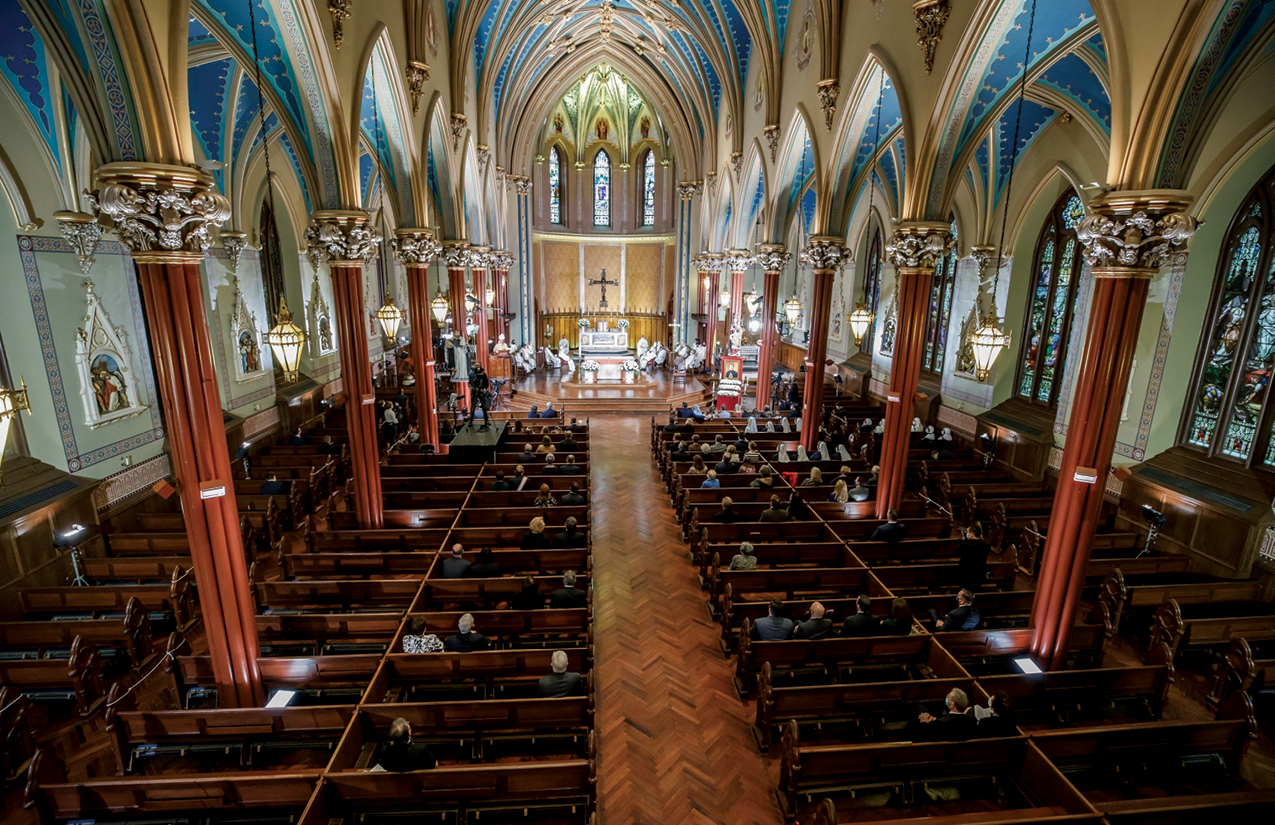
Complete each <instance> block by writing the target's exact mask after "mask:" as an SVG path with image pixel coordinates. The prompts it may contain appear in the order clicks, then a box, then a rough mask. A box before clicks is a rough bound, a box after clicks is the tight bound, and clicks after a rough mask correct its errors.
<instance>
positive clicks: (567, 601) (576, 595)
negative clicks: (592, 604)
mask: <svg viewBox="0 0 1275 825" xmlns="http://www.w3.org/2000/svg"><path fill="white" fill-rule="evenodd" d="M549 606H550V607H551V608H553V609H554V610H570V609H572V608H578V607H588V606H589V594H587V593H585V592H584V591H583V590H581V589H580V588H578V587H576V571H574V570H568V571H567V572H565V573H563V574H562V587H559V588H558V589H557V590H555V591H553V593H551V594H550V596H549Z"/></svg>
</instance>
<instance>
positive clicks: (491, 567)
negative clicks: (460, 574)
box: [466, 547, 500, 579]
mask: <svg viewBox="0 0 1275 825" xmlns="http://www.w3.org/2000/svg"><path fill="white" fill-rule="evenodd" d="M466 575H467V576H468V577H469V578H471V579H494V578H495V577H497V576H499V575H500V565H499V564H497V563H496V558H495V556H494V555H493V554H492V552H491V548H490V547H484V548H483V549H481V550H479V551H478V561H476V562H474V563H473V564H471V565H470V566H469V572H468V573H467V574H466Z"/></svg>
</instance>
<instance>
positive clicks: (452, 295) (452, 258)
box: [442, 241, 472, 409]
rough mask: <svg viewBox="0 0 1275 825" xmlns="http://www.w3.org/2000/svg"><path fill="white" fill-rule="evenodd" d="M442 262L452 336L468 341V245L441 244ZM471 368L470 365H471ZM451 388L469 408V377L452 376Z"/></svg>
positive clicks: (456, 242)
mask: <svg viewBox="0 0 1275 825" xmlns="http://www.w3.org/2000/svg"><path fill="white" fill-rule="evenodd" d="M442 261H443V263H444V264H445V265H446V266H447V298H448V300H449V301H451V305H452V335H453V336H455V337H456V339H457V340H460V341H468V340H469V332H468V330H467V327H468V318H469V313H468V312H466V310H465V266H466V264H467V263H468V261H469V243H468V242H466V241H447V242H445V243H444V244H443V255H442ZM471 366H472V365H471ZM452 386H453V387H455V392H456V396H457V397H458V398H459V399H460V402H461V404H463V405H464V407H465V408H466V409H468V408H469V375H468V373H466V374H465V375H453V376H452Z"/></svg>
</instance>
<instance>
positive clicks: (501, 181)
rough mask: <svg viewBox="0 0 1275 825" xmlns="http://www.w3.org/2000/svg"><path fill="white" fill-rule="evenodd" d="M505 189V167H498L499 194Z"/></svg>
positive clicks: (497, 182)
mask: <svg viewBox="0 0 1275 825" xmlns="http://www.w3.org/2000/svg"><path fill="white" fill-rule="evenodd" d="M504 188H505V167H503V166H497V167H496V191H498V192H499V191H500V190H502V189H504Z"/></svg>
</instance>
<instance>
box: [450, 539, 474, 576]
mask: <svg viewBox="0 0 1275 825" xmlns="http://www.w3.org/2000/svg"><path fill="white" fill-rule="evenodd" d="M471 566H472V565H471V564H470V561H469V559H466V558H465V548H463V547H461V546H460V544H459V543H457V544H453V545H452V554H451V556H449V557H448V558H445V559H443V578H445V579H463V578H465V577H466V576H468V575H469V568H470V567H471Z"/></svg>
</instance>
